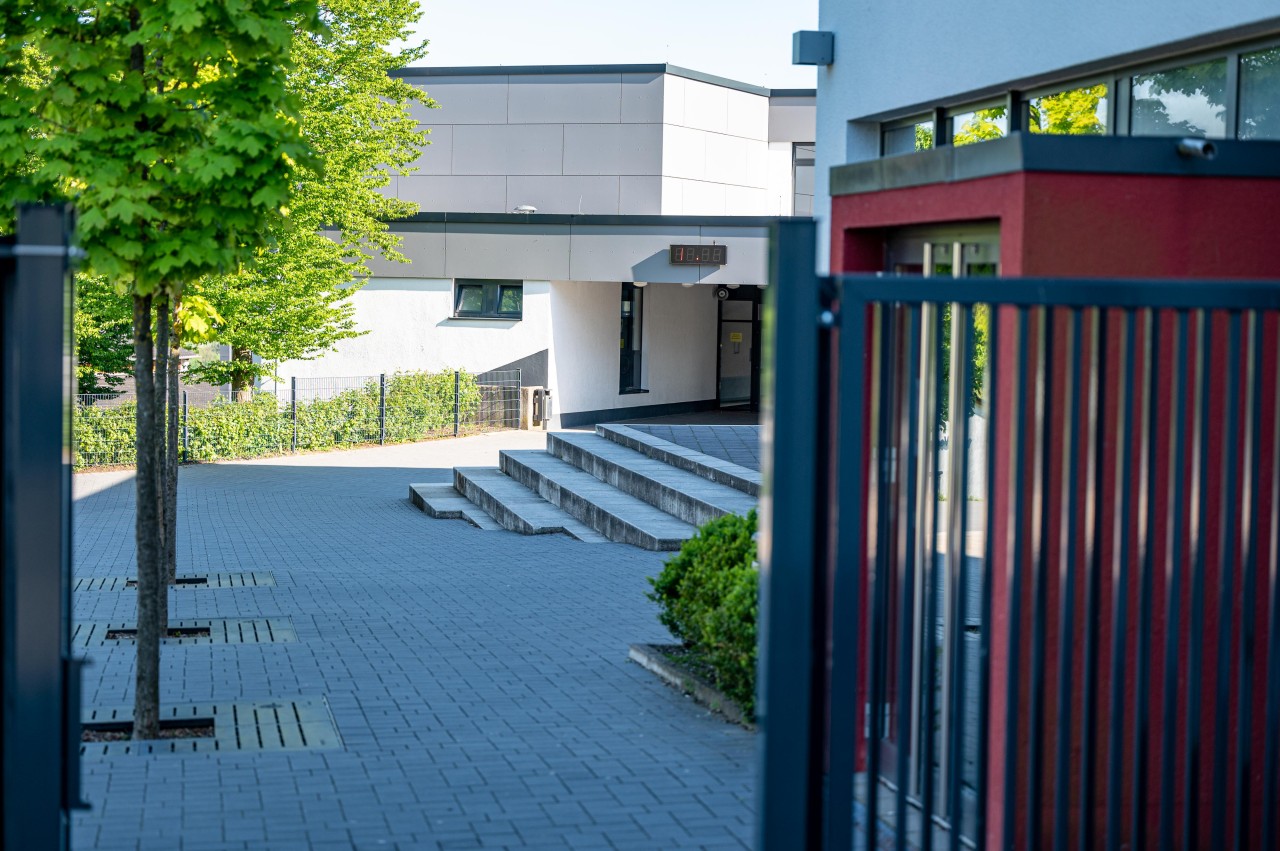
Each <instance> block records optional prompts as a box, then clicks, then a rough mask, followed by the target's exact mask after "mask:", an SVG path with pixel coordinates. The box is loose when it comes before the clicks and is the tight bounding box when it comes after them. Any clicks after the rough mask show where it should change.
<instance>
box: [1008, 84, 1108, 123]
mask: <svg viewBox="0 0 1280 851" xmlns="http://www.w3.org/2000/svg"><path fill="white" fill-rule="evenodd" d="M1027 108H1028V111H1029V116H1028V121H1027V129H1028V130H1030V131H1031V132H1032V133H1047V134H1058V135H1068V136H1103V135H1106V132H1107V86H1106V84H1105V83H1098V84H1097V85H1093V86H1081V87H1080V88H1076V89H1067V90H1066V91H1062V92H1057V93H1055V94H1051V95H1044V96H1043V97H1035V98H1031V100H1029V101H1027Z"/></svg>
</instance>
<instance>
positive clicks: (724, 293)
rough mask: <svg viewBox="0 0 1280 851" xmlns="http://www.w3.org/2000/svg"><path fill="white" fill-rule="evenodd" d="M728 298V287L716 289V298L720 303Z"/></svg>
mask: <svg viewBox="0 0 1280 851" xmlns="http://www.w3.org/2000/svg"><path fill="white" fill-rule="evenodd" d="M728 297H729V288H728V287H716V298H718V299H720V300H721V301H724V300H725V299H727V298H728Z"/></svg>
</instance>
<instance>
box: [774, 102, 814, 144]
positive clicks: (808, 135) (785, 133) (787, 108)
mask: <svg viewBox="0 0 1280 851" xmlns="http://www.w3.org/2000/svg"><path fill="white" fill-rule="evenodd" d="M814 101H815V98H811V97H810V98H794V99H793V98H771V99H770V100H769V141H770V142H812V141H814V135H813V134H814V132H815V131H816V123H817V111H818V107H817V105H816V104H815V102H814Z"/></svg>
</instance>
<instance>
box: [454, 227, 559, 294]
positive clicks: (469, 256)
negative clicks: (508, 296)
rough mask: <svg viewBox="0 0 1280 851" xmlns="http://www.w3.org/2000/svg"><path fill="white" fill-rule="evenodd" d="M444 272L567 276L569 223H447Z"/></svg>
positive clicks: (524, 277) (458, 275) (475, 275)
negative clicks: (532, 225)
mask: <svg viewBox="0 0 1280 851" xmlns="http://www.w3.org/2000/svg"><path fill="white" fill-rule="evenodd" d="M445 275H446V276H447V277H450V278H513V279H516V280H529V279H537V280H543V279H548V280H549V279H557V278H566V277H568V276H569V226H568V225H545V226H541V227H528V226H520V225H461V224H451V225H449V227H448V233H447V236H446V248H445Z"/></svg>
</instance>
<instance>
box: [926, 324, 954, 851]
mask: <svg viewBox="0 0 1280 851" xmlns="http://www.w3.org/2000/svg"><path fill="white" fill-rule="evenodd" d="M930 308H931V310H930V312H929V326H930V336H929V339H928V352H929V359H928V370H929V374H930V376H931V381H930V384H929V390H930V396H931V398H932V404H931V405H930V408H929V411H930V413H929V418H928V420H927V421H926V423H925V426H926V428H928V429H929V442H930V444H932V447H933V466H932V467H931V468H930V471H929V473H930V476H929V481H928V485H927V487H928V493H927V494H926V496H925V498H926V502H925V504H926V505H927V506H928V508H927V509H926V510H927V511H928V512H929V518H930V523H929V526H930V528H929V534H928V536H927V538H926V541H925V558H924V565H923V566H924V577H923V586H924V607H923V608H924V614H923V622H924V629H923V630H922V633H923V635H925V636H927V637H928V644H927V645H926V646H927V648H928V652H927V653H926V654H925V658H924V660H923V662H922V664H921V668H922V673H923V674H924V683H923V684H922V685H921V688H920V692H921V694H920V698H921V701H920V702H921V709H920V718H921V720H920V725H921V727H922V728H923V729H922V730H921V733H922V735H921V737H920V740H921V741H920V744H921V747H920V762H919V765H920V776H921V784H920V813H921V821H922V822H923V823H924V824H926V825H929V828H928V829H927V830H925V831H924V832H923V835H922V836H921V848H922V849H923V851H930V849H932V848H933V827H932V825H933V814H934V813H933V811H934V794H935V791H936V790H935V784H934V782H933V761H934V754H935V747H934V731H933V713H934V711H935V709H936V703H935V699H936V695H935V691H936V689H937V683H938V670H937V666H936V665H935V664H934V660H935V659H936V657H937V652H936V650H935V648H936V646H937V641H938V627H937V623H938V593H937V592H938V576H939V573H938V537H939V530H940V529H941V528H942V521H943V518H942V509H941V507H940V505H939V502H938V495H939V491H938V488H939V487H940V486H941V484H942V477H941V459H942V429H940V428H939V427H938V416H939V413H940V412H941V410H942V386H943V377H944V376H946V375H950V372H948V370H949V369H950V366H949V364H947V363H946V362H945V361H944V360H943V358H942V352H941V348H942V339H943V333H944V327H945V326H944V323H945V318H944V316H945V314H944V311H943V309H942V305H941V304H936V303H934V304H930ZM949 466H951V465H949Z"/></svg>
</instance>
